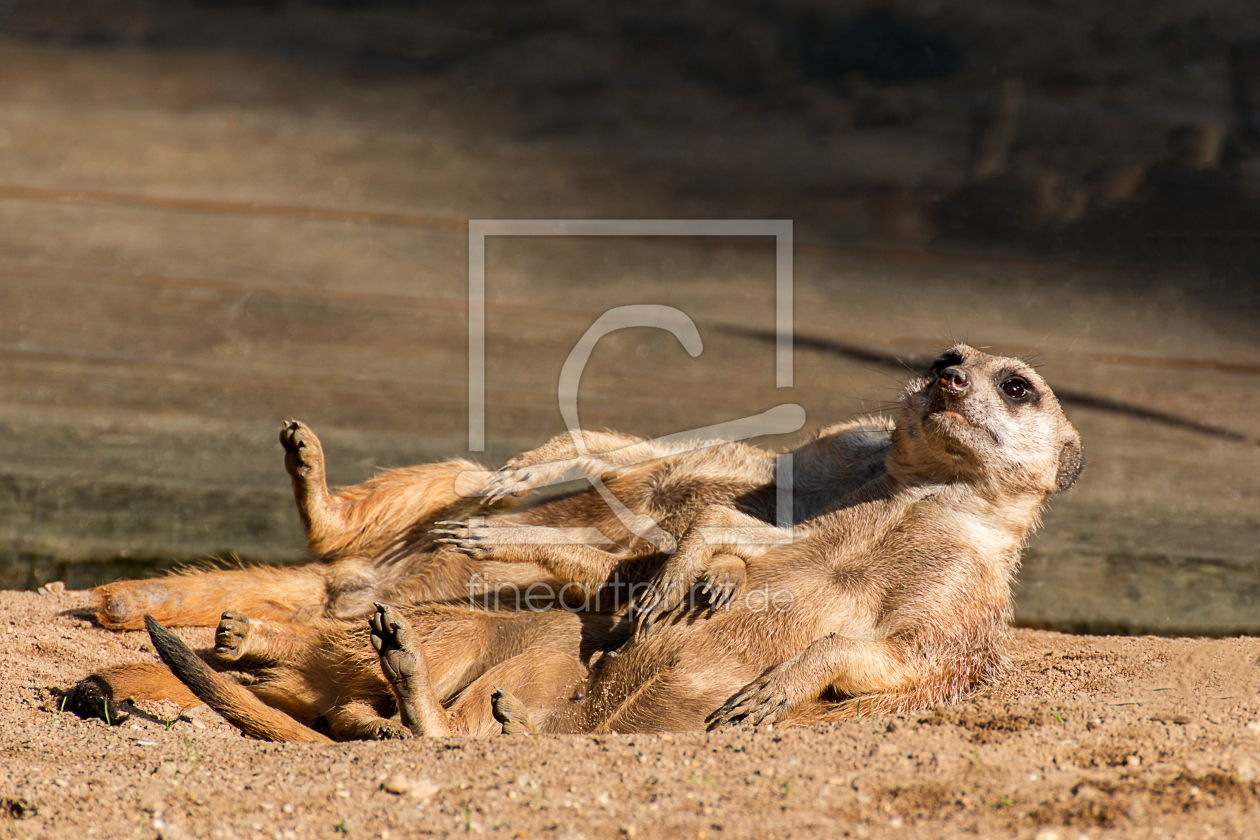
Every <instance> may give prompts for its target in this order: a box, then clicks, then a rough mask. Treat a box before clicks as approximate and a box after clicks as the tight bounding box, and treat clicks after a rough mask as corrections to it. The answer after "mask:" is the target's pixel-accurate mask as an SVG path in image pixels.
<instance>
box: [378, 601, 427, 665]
mask: <svg viewBox="0 0 1260 840" xmlns="http://www.w3.org/2000/svg"><path fill="white" fill-rule="evenodd" d="M368 624H369V625H370V626H371V631H372V635H371V638H372V647H373V648H375V649H376V652H377V654H379V656H380V659H381V671H383V672H384V673H385V678H386V679H387V680H389V681H390V682H391V683H405V682H407V681H408V680H410V679H411V678H412V677H415V676H417V675H418V674H421V673H423V672H426V671H427V670H428V662H427V661H426V660H425V658H424V649H423V648H422V647H421V646H420V643H419V641H418V640H417V639H416V637H415V634H414V633H413V632H412V630H411V626H410V625H408V624H407V622H406V620H405V619H403V617H402V616H400V615H399V614H398V611H397V610H395V609H394V608H393V607H390V606H387V605H385V604H377V605H376V612H375V613H374V614H373V615H372V617H371V618H369V619H368Z"/></svg>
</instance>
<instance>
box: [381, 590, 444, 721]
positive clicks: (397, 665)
mask: <svg viewBox="0 0 1260 840" xmlns="http://www.w3.org/2000/svg"><path fill="white" fill-rule="evenodd" d="M369 624H370V625H371V628H372V634H371V640H372V647H373V648H375V649H376V652H377V653H378V654H379V655H380V660H381V671H382V672H384V674H385V679H386V680H388V681H389V684H390V687H391V688H392V689H393V691H394V697H395V698H396V700H397V702H398V714H399V717H401V718H402V722H403V725H404V726H406V727H407V729H409V730H410V731H411V732H412V733H414V734H416V735H428V736H446V735H450V734H451V729H450V724H449V723H448V722H447V718H446V710H445V709H443V708H442V706H441V704H440V703H438V700H437V694H436V693H435V692H434V691H433V680H432V677H431V675H430V673H429V661H428V659H427V658H426V657H425V654H424V647H423V646H422V645H421V644H420V641H419V640H418V639H417V638H416V635H415V633H414V631H412V629H411V626H410V625H409V624H408V623H407V621H406V619H404V618H403V617H402V616H401V615H399V614H398V611H397V610H395V609H393V608H392V607H388V606H386V605H384V604H377V605H376V613H375V614H374V615H373V616H372V617H371V619H369Z"/></svg>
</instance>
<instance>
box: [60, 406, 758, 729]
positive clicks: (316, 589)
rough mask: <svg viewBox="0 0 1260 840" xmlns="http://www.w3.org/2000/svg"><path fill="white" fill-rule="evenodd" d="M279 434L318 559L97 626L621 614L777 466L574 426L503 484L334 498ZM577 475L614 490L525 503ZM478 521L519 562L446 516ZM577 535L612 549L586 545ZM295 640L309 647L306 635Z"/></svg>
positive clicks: (317, 465)
mask: <svg viewBox="0 0 1260 840" xmlns="http://www.w3.org/2000/svg"><path fill="white" fill-rule="evenodd" d="M280 440H281V443H282V445H283V447H284V450H285V467H286V470H287V471H288V473H289V475H290V477H291V479H292V484H293V491H294V497H295V500H296V502H297V507H298V513H299V517H300V518H301V521H302V523H303V526H304V528H305V531H306V537H307V542H308V547H309V549H310V551H311V552H312V553H313V554H314V555H315V556H316V558H317V559H316V561H315V562H313V563H309V564H306V565H303V566H297V567H289V568H265V567H264V568H254V569H244V570H232V571H214V572H198V573H191V574H174V575H168V576H166V577H163V578H158V579H156V580H151V581H122V582H118V583H114V584H109V585H107V586H103V587H100V588H98V589H97V590H96V591H95V595H96V598H97V607H96V616H97V619H98V621H99V623H100V624H102V625H103V626H105V627H107V628H111V629H133V628H137V627H139V626H142V624H141V622H143V620H144V617H145V616H146V615H149V616H152V617H153V618H154V619H155V620H157V621H160V622H167V623H171V624H177V625H210V624H213V623H214V622H215V621H219V622H220V626H219V633H218V635H219V637H220V638H222V636H223V633H224V632H228V631H227V630H225V627H230V626H231V625H232V623H233V622H235V621H238V620H244V617H245V616H248V617H249V619H250V620H252V621H254V622H255V624H256V625H257V626H264V625H265V624H266V623H268V622H270V623H271V625H273V626H272V630H271V631H269V632H272V634H273V635H274V633H275V632H277V631H276V630H275V628H276V627H280V626H284V625H294V624H296V625H316V624H319V622H321V621H324V620H335V619H345V618H348V617H360V616H363V615H364V614H365V613H366V612H367V611H368V610H370V608H371V604H372V603H374V602H376V601H388V602H390V603H395V604H400V605H404V606H407V605H413V604H420V603H431V602H448V603H463V604H464V605H466V606H469V605H475V606H480V607H483V608H493V609H505V610H513V609H523V610H526V611H528V612H531V613H536V612H538V611H540V610H544V609H547V608H548V607H551V606H556V605H558V604H563V605H564V606H566V607H572V608H579V609H582V610H584V611H593V612H624V611H625V608H626V607H627V606H628V605H629V603H630V600H629V599H630V596H631V595H632V594H633V590H632V588H631V587H632V586H633V584H634V583H635V582H643V581H645V580H646V579H647V578H648V577H649V575H650V573H651V572H652V571H654V570H658V569H659V568H660V567H661V565H662V563H663V560H664V558H665V557H666V556H667V552H665V551H663V550H662V548H660V547H658V542H664V543H665V544H666V546H672V545H676V543H677V539H678V538H681V537H682V535H683V534H684V533H686V532H687V530H688V528H689V527H690V524H691V522H692V520H693V519H694V518H695V516H696V514H695V513H694V511H704V510H706V509H708V508H709V507H712V506H715V505H721V504H737V505H738V504H740V501H739V500H740V499H741V498H746V499H747V504H746V505H744V507H745V509H747V510H749V511H756V510H757V508H758V506H759V505H760V501H759V500H758V496H757V491H758V490H759V489H762V488H764V486H765V485H766V483H767V482H768V481H770V480H771V478H772V471H773V458H774V456H773V455H772V454H771V453H768V452H766V451H764V450H760V449H756V448H755V447H750V446H746V445H744V444H738V443H730V442H726V441H709V442H701V443H698V444H686V443H673V444H669V443H658V442H650V441H645V440H643V439H642V438H636V437H632V436H629V435H620V434H616V433H612V432H573V433H566V434H564V435H561V436H559V437H557V438H555V439H553V440H552V441H550V442H548V443H547V444H545V445H544V446H542V447H539V448H538V449H536V450H533V451H531V452H527V453H524V454H522V455H520V456H518V457H517V458H514V459H513V460H512V461H511V462H509V465H508V467H507V468H505V469H504V470H501V471H500V472H499V473H497V474H492V473H491V472H490V471H488V470H486V469H485V468H484V467H480V466H478V465H476V464H473V463H471V462H467V461H459V460H456V461H449V462H444V463H438V464H428V465H421V466H418V467H408V468H404V469H398V470H392V471H390V472H387V473H384V474H382V475H380V476H378V477H376V478H374V479H371V480H369V481H367V482H365V483H363V484H361V485H356V486H353V487H348V488H343V489H341V490H338V491H336V492H333V491H331V490H329V488H328V486H327V482H326V478H325V465H324V452H323V447H322V445H321V443H320V441H319V439H318V437H317V436H316V435H315V434H314V432H312V431H311V430H310V429H309V428H307V427H306V426H305V425H304V424H302V423H299V422H297V421H289V422H287V423H286V424H285V426H284V428H283V430H282V432H281V437H280ZM575 465H576V466H577V467H578V468H579V471H580V472H584V474H587V475H599V476H602V477H603V478H604V479H606V480H607V482H608V485H607V486H608V487H610V488H611V491H612V493H613V494H614V495H611V496H608V497H605V496H604V495H601V494H600V493H598V492H596V491H595V490H594V489H591V490H588V491H586V492H574V493H568V494H564V495H561V496H559V497H553V498H545V499H540V500H537V501H535V502H533V503H524V504H522V503H521V502H520V501H519V500H518V499H517V498H516V496H519V495H525V494H527V493H528V492H530V491H531V490H532V489H535V488H536V487H537V486H538V485H539V484H541V483H544V482H545V481H547V480H549V478H550V477H552V476H555V477H559V476H560V475H561V474H563V473H564V472H566V471H568V470H570V469H571V468H573V467H574V466H575ZM483 488H484V489H483ZM468 513H475V514H477V515H478V517H479V519H478V520H477V521H479V522H481V523H482V526H484V525H486V524H487V523H488V524H489V525H490V526H491V527H490V530H489V533H492V534H493V535H494V536H495V537H496V538H498V539H500V540H505V541H506V543H505V545H503V546H500V547H499V548H498V550H501V551H503V552H504V553H505V554H510V555H511V556H510V557H508V558H507V559H505V560H502V561H496V560H495V559H494V558H493V556H492V552H493V551H494V550H496V549H495V547H493V546H490V545H489V544H488V543H485V542H484V541H482V540H479V537H478V534H480V533H482V526H479V528H478V530H472V531H470V530H469V529H468V527H467V523H466V522H455V521H445V520H443V519H442V517H443V516H447V517H449V516H454V515H461V514H465V515H466V514H468ZM644 523H646V524H644ZM439 526H444V527H439ZM457 526H458V527H462V528H464V530H463V531H459V532H458V533H459V534H462V538H461V539H456V537H455V534H456V533H457V531H456V530H454V529H455V528H456V527H457ZM636 529H638V530H636ZM640 530H645V531H647V533H648V537H647V538H645V537H644V536H643V534H642V533H640ZM575 533H576V534H577V535H579V536H581V537H582V538H584V539H586V540H588V542H589V543H592V544H594V545H596V546H602V547H603V548H602V549H601V548H596V547H593V546H592V545H588V544H586V543H582V542H579V541H577V540H576V539H575V537H574V536H573V534H575ZM521 535H524V538H522V537H521ZM652 540H656V541H657V542H653V541H652ZM513 541H515V542H513ZM448 543H456V544H457V545H454V546H452V545H448ZM604 549H607V550H604ZM544 559H545V561H546V562H543V563H535V562H533V561H540V560H544ZM732 559H733V558H723V557H716V558H713V559H712V562H710V563H709V564H708V565H707V566H706V567H705V568H704V569H701V570H699V573H700V575H701V576H702V577H704V580H705V581H706V585H705V592H706V593H707V594H706V597H707V599H708V600H707V602H706V603H707V605H708V606H710V607H720V606H721V605H722V604H723V603H724V602H725V600H727V599H729V597H731V596H732V595H733V593H734V592H735V591H737V589H738V587H739V584H740V582H741V581H742V566H741V564H738V563H735V562H732ZM552 568H555V569H557V570H559V571H558V572H552V571H550V569H552ZM614 578H619V580H620V581H621V582H620V583H618V582H616V581H615V580H614ZM623 584H624V591H622V589H621V587H622V585H623ZM470 620H473V621H476V620H480V619H473V618H471V617H470ZM533 620H534V619H533V618H523V619H522V621H523V622H530V621H533ZM321 626H324V625H321ZM328 632H329V633H332V631H328ZM293 633H294V634H297V636H298V637H299V638H305V639H308V640H309V639H312V638H314V637H312V636H310V635H309V634H307V635H303V634H302V633H300V632H299V631H298V629H295V630H294V631H293ZM575 638H576V637H575ZM221 647H222V646H221V645H220V646H218V648H221ZM218 653H219V654H220V655H219V656H217V657H212V659H213V660H214V661H215V663H216V665H219V666H223V665H225V664H226V663H225V661H224V657H223V655H222V654H223V653H224V651H223V650H222V649H218ZM321 661H322V660H321ZM352 670H353V669H352ZM346 673H350V672H346ZM343 676H344V674H343ZM330 679H332V678H330ZM270 682H272V683H274V682H276V680H275V679H272V680H270ZM299 682H300V680H299ZM268 693H269V696H275V693H276V692H275V691H274V690H269V692H268ZM298 693H299V694H301V692H298ZM69 696H70V701H69V703H70V707H71V708H74V709H75V710H77V711H79V712H80V713H81V714H85V715H90V716H97V717H105V718H107V719H111V720H122V719H124V718H125V713H124V711H123V710H122V708H121V707H120V706H119V701H121V700H123V699H124V698H133V699H164V698H168V699H176V700H179V701H181V702H194V701H195V698H194V697H193V696H191V695H190V694H188V692H187V690H186V689H185V687H184V686H183V684H181V683H180V682H179V681H177V680H175V679H173V677H172V676H171V674H170V672H169V671H168V670H166V669H164V668H161V667H160V666H157V667H155V666H153V665H134V666H120V667H117V668H110V669H105V670H103V671H99V672H97V673H95V674H93V675H91V676H89V677H87V678H85V679H84V680H82V681H80V683H79V684H78V685H76V686H75V687H74V688H73V689H72V690H71V691H70V694H69ZM382 702H384V701H382ZM321 714H323V713H321ZM306 717H308V718H309V717H310V715H307V716H306ZM356 720H357V719H356ZM356 726H357V724H356ZM343 730H344V731H343V732H342V733H341V734H342V735H344V736H345V737H355V736H354V735H353V733H354V732H357V731H358V730H357V729H355V726H350V725H347V726H346V727H343ZM365 731H366V730H365Z"/></svg>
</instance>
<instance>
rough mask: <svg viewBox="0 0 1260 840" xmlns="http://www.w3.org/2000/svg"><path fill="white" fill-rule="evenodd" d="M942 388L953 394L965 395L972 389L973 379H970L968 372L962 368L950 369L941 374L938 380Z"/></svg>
mask: <svg viewBox="0 0 1260 840" xmlns="http://www.w3.org/2000/svg"><path fill="white" fill-rule="evenodd" d="M937 381H938V382H939V383H940V385H941V388H943V389H945V390H946V391H949V392H950V393H951V394H964V393H966V392H967V389H968V388H970V387H971V379H970V378H968V376H967V372H966V371H964V370H963V369H962V368H956V367H949V368H945V370H943V371H941V372H940V376H939V378H938V379H937Z"/></svg>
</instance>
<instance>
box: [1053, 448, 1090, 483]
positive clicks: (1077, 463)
mask: <svg viewBox="0 0 1260 840" xmlns="http://www.w3.org/2000/svg"><path fill="white" fill-rule="evenodd" d="M1083 469H1085V450H1083V449H1082V448H1081V439H1080V438H1078V437H1076V436H1075V435H1073V436H1072V437H1071V438H1069V439H1068V441H1067V443H1065V444H1063V448H1062V449H1060V450H1059V471H1058V473H1057V474H1056V475H1055V477H1054V492H1056V493H1062V492H1063V491H1064V490H1067V489H1068V488H1070V487H1071V486H1072V485H1073V484H1075V483H1076V479H1077V478H1079V477H1080V474H1081V470H1083Z"/></svg>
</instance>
